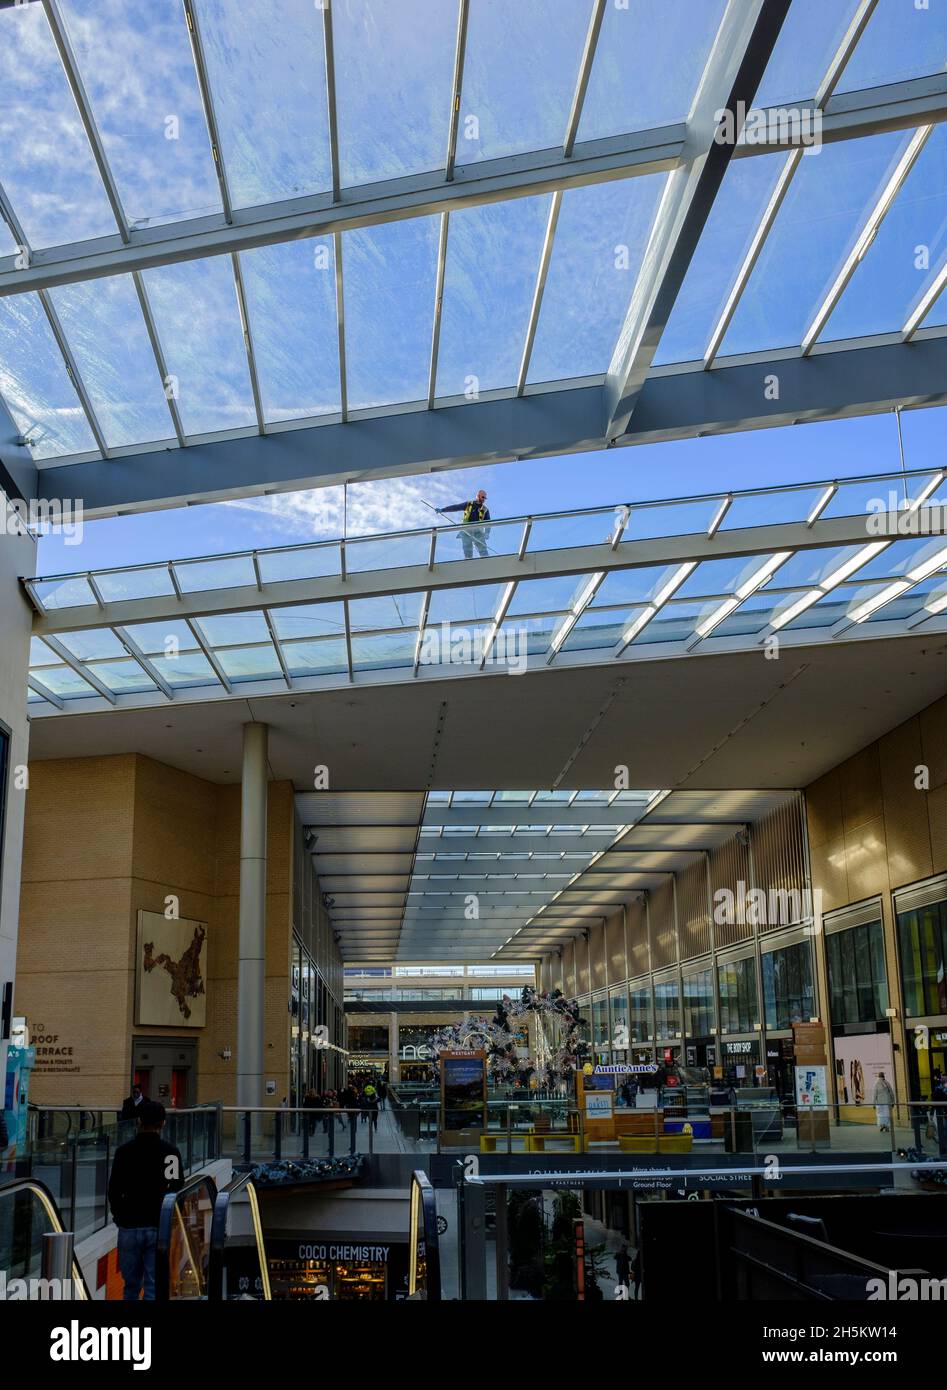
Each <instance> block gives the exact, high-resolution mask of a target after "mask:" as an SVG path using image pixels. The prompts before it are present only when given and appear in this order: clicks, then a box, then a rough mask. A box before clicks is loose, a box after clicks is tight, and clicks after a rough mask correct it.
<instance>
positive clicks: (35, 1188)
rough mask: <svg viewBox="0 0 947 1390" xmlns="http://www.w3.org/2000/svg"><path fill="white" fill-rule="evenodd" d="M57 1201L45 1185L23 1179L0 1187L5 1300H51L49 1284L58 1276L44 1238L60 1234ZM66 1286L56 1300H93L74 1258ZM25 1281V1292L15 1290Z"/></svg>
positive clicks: (0, 1268)
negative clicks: (17, 1283)
mask: <svg viewBox="0 0 947 1390" xmlns="http://www.w3.org/2000/svg"><path fill="white" fill-rule="evenodd" d="M64 1229H65V1228H64V1226H63V1222H62V1218H61V1216H60V1214H59V1208H58V1207H57V1205H56V1200H55V1198H54V1197H53V1195H52V1193H51V1192H50V1190H49V1188H48V1187H46V1185H45V1184H44V1183H41V1182H39V1181H38V1180H37V1179H35V1178H21V1179H19V1180H17V1181H14V1182H10V1183H5V1184H4V1185H3V1186H2V1187H0V1277H2V1278H3V1280H4V1281H5V1288H4V1290H3V1297H4V1298H21V1297H26V1298H29V1299H34V1300H35V1299H41V1298H48V1297H50V1296H51V1286H50V1285H49V1284H48V1283H47V1282H46V1281H47V1280H49V1279H51V1278H54V1277H56V1267H55V1264H54V1260H55V1255H56V1253H57V1252H55V1251H54V1250H53V1249H52V1246H51V1243H50V1242H48V1241H47V1240H46V1237H47V1236H53V1235H62V1234H63V1233H64ZM67 1269H68V1272H67V1273H66V1274H65V1275H64V1276H63V1277H65V1278H66V1279H68V1281H69V1285H68V1288H62V1289H60V1290H59V1292H58V1294H54V1295H52V1296H54V1297H60V1298H66V1299H72V1300H76V1301H82V1302H84V1301H87V1300H88V1299H90V1298H91V1294H90V1292H89V1288H88V1285H87V1284H86V1281H85V1278H84V1276H83V1273H82V1270H81V1269H80V1267H79V1262H78V1261H77V1260H76V1258H75V1256H73V1257H72V1260H71V1265H69V1266H67ZM14 1280H23V1281H24V1282H25V1289H22V1290H21V1289H20V1288H19V1287H17V1288H14V1287H13V1281H14Z"/></svg>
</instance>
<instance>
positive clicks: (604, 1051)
mask: <svg viewBox="0 0 947 1390" xmlns="http://www.w3.org/2000/svg"><path fill="white" fill-rule="evenodd" d="M610 1044H611V1035H610V1030H609V1024H608V995H607V994H599V995H596V996H595V997H594V998H593V1000H592V1048H593V1050H594V1052H595V1060H596V1062H608V1060H609V1056H610V1051H611V1047H610Z"/></svg>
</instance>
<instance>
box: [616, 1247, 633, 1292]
mask: <svg viewBox="0 0 947 1390" xmlns="http://www.w3.org/2000/svg"><path fill="white" fill-rule="evenodd" d="M615 1278H616V1279H617V1280H618V1283H619V1284H620V1285H621V1286H622V1287H623V1288H626V1289H627V1290H628V1292H629V1297H630V1295H631V1260H630V1259H629V1258H628V1246H627V1245H624V1244H623V1245H622V1247H621V1249H620V1250H619V1251H618V1254H617V1255H616V1256H615Z"/></svg>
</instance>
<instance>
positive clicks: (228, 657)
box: [214, 642, 283, 682]
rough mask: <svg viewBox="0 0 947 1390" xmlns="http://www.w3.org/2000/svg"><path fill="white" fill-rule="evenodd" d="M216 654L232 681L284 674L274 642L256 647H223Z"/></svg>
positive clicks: (269, 677) (265, 678)
mask: <svg viewBox="0 0 947 1390" xmlns="http://www.w3.org/2000/svg"><path fill="white" fill-rule="evenodd" d="M214 655H215V656H216V657H217V660H218V661H219V662H220V664H221V666H222V667H223V669H224V672H225V673H226V675H227V676H228V677H229V678H230V679H231V680H232V681H235V682H236V681H259V680H268V679H271V678H272V679H275V678H276V677H277V676H282V674H283V673H282V671H281V669H280V664H279V660H278V658H277V655H276V651H275V648H274V647H273V643H272V642H262V643H260V645H259V646H256V647H230V648H228V647H222V648H221V649H220V650H219V651H215V653H214Z"/></svg>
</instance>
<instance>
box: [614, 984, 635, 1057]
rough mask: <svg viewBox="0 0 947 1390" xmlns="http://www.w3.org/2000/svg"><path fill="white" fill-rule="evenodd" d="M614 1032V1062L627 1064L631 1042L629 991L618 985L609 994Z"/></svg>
mask: <svg viewBox="0 0 947 1390" xmlns="http://www.w3.org/2000/svg"><path fill="white" fill-rule="evenodd" d="M609 1010H610V1014H611V1031H612V1061H613V1062H627V1061H628V1047H629V1045H630V1042H631V1038H630V1036H629V1024H628V990H627V988H626V987H625V986H624V985H618V986H616V988H615V989H613V990H611V991H610V992H609Z"/></svg>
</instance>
